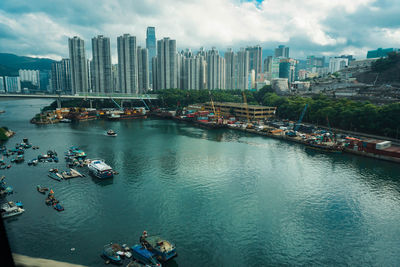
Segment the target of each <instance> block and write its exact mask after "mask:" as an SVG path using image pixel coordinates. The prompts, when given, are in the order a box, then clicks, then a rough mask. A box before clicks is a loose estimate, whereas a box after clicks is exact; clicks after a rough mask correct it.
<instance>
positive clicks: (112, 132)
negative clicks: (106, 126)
mask: <svg viewBox="0 0 400 267" xmlns="http://www.w3.org/2000/svg"><path fill="white" fill-rule="evenodd" d="M106 134H107V135H108V136H117V133H116V132H114V131H113V130H108V131H107V133H106Z"/></svg>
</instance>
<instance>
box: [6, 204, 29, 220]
mask: <svg viewBox="0 0 400 267" xmlns="http://www.w3.org/2000/svg"><path fill="white" fill-rule="evenodd" d="M21 206H22V203H21V204H19V205H17V203H14V202H13V201H9V202H7V203H4V204H3V205H2V206H1V208H0V211H1V217H2V218H8V217H12V216H16V215H20V214H22V213H23V212H24V211H25V210H24V209H23V208H22V207H21Z"/></svg>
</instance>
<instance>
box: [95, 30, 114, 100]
mask: <svg viewBox="0 0 400 267" xmlns="http://www.w3.org/2000/svg"><path fill="white" fill-rule="evenodd" d="M92 50H93V62H92V64H93V73H91V75H92V76H93V84H92V87H93V90H94V91H95V92H98V93H112V80H111V51H110V38H108V37H104V36H103V35H99V36H97V37H93V38H92Z"/></svg>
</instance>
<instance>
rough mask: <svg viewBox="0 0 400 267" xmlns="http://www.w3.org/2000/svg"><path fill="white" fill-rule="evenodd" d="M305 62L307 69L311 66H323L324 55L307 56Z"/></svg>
mask: <svg viewBox="0 0 400 267" xmlns="http://www.w3.org/2000/svg"><path fill="white" fill-rule="evenodd" d="M306 64H307V65H306V68H307V70H311V69H312V68H313V67H317V68H323V67H324V66H325V57H323V56H322V57H316V56H307V63H306Z"/></svg>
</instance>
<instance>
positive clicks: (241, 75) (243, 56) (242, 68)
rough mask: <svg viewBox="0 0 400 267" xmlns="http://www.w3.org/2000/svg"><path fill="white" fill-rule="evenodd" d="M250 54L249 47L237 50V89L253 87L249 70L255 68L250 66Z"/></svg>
mask: <svg viewBox="0 0 400 267" xmlns="http://www.w3.org/2000/svg"><path fill="white" fill-rule="evenodd" d="M249 54H250V53H249V51H248V50H247V49H246V50H244V49H241V50H240V51H239V52H237V67H236V69H237V89H241V90H245V89H250V88H251V86H249V82H248V77H249V72H250V71H249V70H253V69H251V68H249V61H250V60H249V58H250V57H249ZM254 73H255V71H254Z"/></svg>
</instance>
